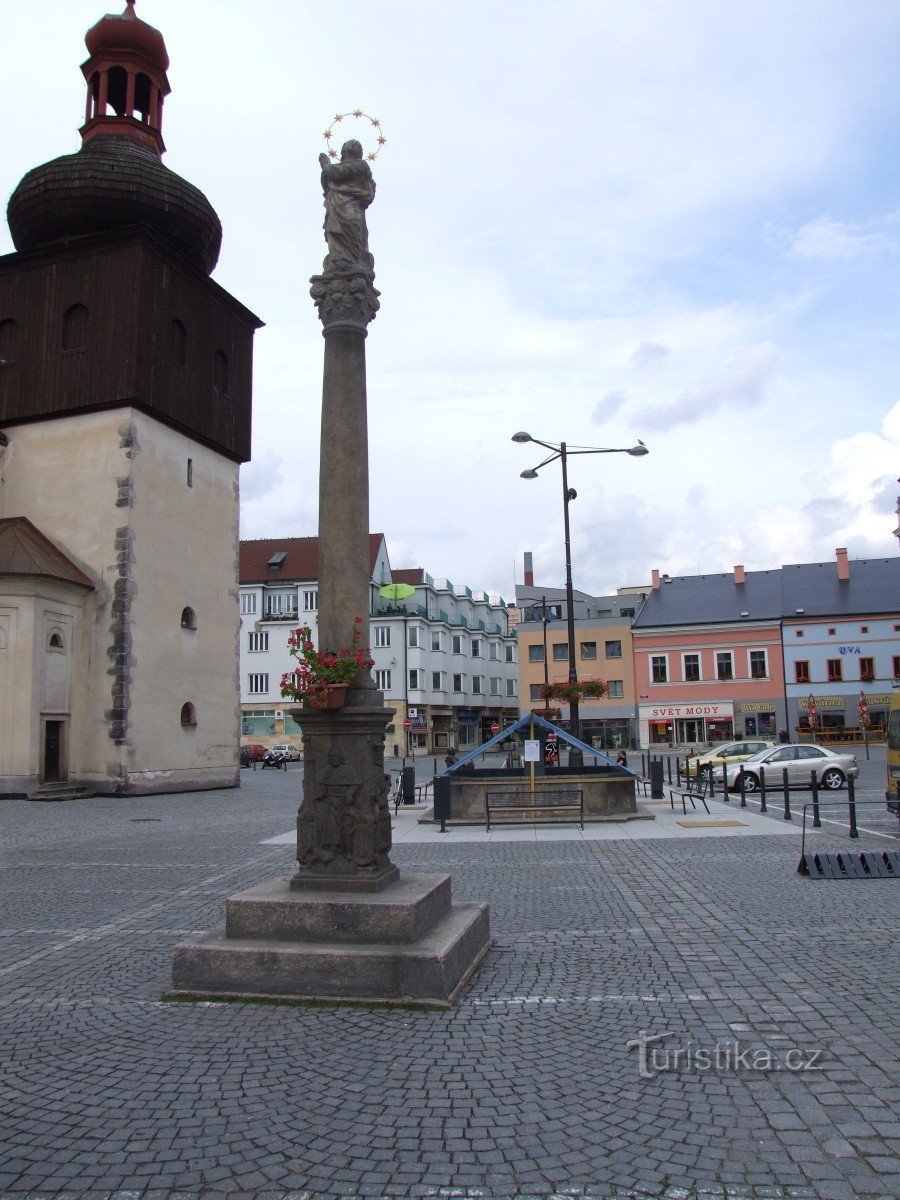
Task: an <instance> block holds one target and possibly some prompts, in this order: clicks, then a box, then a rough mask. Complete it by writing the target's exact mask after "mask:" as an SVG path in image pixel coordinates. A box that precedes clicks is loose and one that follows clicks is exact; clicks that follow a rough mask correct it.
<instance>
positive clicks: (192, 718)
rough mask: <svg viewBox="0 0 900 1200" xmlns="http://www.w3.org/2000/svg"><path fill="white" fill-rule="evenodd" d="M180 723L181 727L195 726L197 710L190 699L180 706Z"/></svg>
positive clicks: (192, 727)
mask: <svg viewBox="0 0 900 1200" xmlns="http://www.w3.org/2000/svg"><path fill="white" fill-rule="evenodd" d="M181 725H182V728H183V729H195V728H196V726H197V710H196V708H194V706H193V704H191V702H190V701H188V703H187V704H182V706H181Z"/></svg>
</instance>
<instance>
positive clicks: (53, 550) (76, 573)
mask: <svg viewBox="0 0 900 1200" xmlns="http://www.w3.org/2000/svg"><path fill="white" fill-rule="evenodd" d="M4 575H26V576H37V577H42V578H45V579H61V580H62V581H63V582H64V583H74V584H76V585H77V586H78V587H83V588H93V587H94V581H93V580H92V579H90V578H89V576H87V575H85V573H84V572H83V571H82V570H80V569H79V568H78V567H76V566H75V564H74V563H73V562H72V560H71V559H70V558H68V557H67V556H66V555H65V554H63V552H62V550H60V549H59V547H58V546H55V545H54V544H53V542H51V541H50V539H49V538H48V537H45V536H44V535H43V534H42V533H41V531H40V530H39V529H38V528H37V526H36V525H32V523H31V521H29V520H28V518H27V517H4V518H3V519H2V520H0V577H2V576H4Z"/></svg>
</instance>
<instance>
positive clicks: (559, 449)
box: [512, 430, 650, 479]
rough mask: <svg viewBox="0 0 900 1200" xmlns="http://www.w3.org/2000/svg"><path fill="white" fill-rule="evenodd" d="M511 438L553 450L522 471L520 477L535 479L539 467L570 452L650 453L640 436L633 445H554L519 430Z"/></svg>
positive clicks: (636, 454) (634, 455)
mask: <svg viewBox="0 0 900 1200" xmlns="http://www.w3.org/2000/svg"><path fill="white" fill-rule="evenodd" d="M512 440H513V441H514V442H518V443H519V445H522V444H524V443H525V442H534V443H535V444H536V445H538V446H543V447H544V448H545V449H547V450H552V451H553V453H552V454H551V455H550V457H549V458H545V459H544V461H543V462H540V463H538V465H537V466H536V467H531V468H530V469H529V470H527V471H522V472H521V478H522V479H537V475H538V471H539V470H540V469H541V467H546V466H547V464H548V463H551V462H555V461H556V459H557V458H562V459H563V460H565V459H566V458H568V456H569V455H570V454H630V455H631V456H632V458H642V457H643V456H644V455H645V454H649V453H650V451H649V450H648V449H647V447H646V446H645V445H644V443H643V442H642V441H641V439H640V438H638V440H637V442H636V443H635V445H633V446H614V447H612V446H567V445H566V443H565V442H561V443H560V444H559V445H555V444H554V443H553V442H545V441H543V440H542V439H541V438H536V437H532V436H531V434H530V433H525V432H524V431H523V430H520V431H519V432H518V433H514V434H513V435H512Z"/></svg>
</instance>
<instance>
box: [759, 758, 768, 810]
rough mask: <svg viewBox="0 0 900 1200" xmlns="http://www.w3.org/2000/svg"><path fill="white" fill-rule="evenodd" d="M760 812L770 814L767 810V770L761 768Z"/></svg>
mask: <svg viewBox="0 0 900 1200" xmlns="http://www.w3.org/2000/svg"><path fill="white" fill-rule="evenodd" d="M759 811H760V812H768V809H767V808H766V768H765V767H763V766H760V768H759Z"/></svg>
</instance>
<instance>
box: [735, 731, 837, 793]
mask: <svg viewBox="0 0 900 1200" xmlns="http://www.w3.org/2000/svg"><path fill="white" fill-rule="evenodd" d="M785 768H787V773H788V787H809V786H810V781H811V778H812V772H813V771H815V773H816V782H817V783H818V785H819V787H823V788H828V789H829V790H831V791H834V790H835V789H837V788H840V787H843V786H844V784H845V783H846V782H847V780H848V779H855V778H856V777H857V775H858V774H859V764H858V763H857V761H856V755H855V754H838V753H837V752H836V751H835V750H829V749H827V748H826V747H825V746H816V745H814V744H812V743H810V742H798V743H794V744H791V745H787V746H773V747H772V748H771V749H769V750H760V751H759V753H758V754H751V756H750V757H749V758H747V759H745V760H744V761H743V762H741V763H735V764H734V765H733V766H730V767H728V768H727V779H728V787H729V789H730V790H732V791H733V790H735V789H736V788H738V787H739V786H740V785H739V783H738V776H739V774H740V772H741V770H743V772H744V791H745V792H758V791H759V781H760V776H761V775H762V777H763V778H764V779H765V781H766V787H772V788H778V787H783V785H784V774H783V772H784V770H785Z"/></svg>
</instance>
